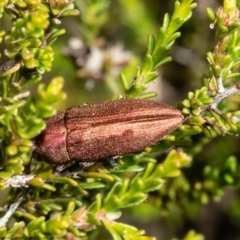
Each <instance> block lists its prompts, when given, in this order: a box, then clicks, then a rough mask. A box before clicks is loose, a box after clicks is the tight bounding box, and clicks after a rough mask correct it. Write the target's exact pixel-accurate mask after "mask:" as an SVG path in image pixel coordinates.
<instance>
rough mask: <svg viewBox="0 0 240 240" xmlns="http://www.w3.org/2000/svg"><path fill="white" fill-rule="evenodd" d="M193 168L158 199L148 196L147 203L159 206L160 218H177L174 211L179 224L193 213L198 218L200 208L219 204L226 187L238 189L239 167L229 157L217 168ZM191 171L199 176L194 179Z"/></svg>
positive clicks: (173, 182)
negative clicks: (217, 202)
mask: <svg viewBox="0 0 240 240" xmlns="http://www.w3.org/2000/svg"><path fill="white" fill-rule="evenodd" d="M192 165H193V166H192V167H191V169H185V170H183V171H182V173H183V174H182V175H181V176H179V177H178V178H173V179H172V180H171V181H168V182H166V183H165V184H164V185H163V186H162V188H161V189H160V190H159V191H158V194H157V195H156V194H154V195H150V197H149V201H150V202H154V203H155V204H156V205H158V206H159V209H160V212H161V214H162V215H163V216H168V217H169V218H176V215H175V212H174V211H176V210H177V209H178V210H177V211H178V212H179V216H178V217H177V218H178V219H177V221H181V218H182V217H183V216H184V215H187V217H191V216H193V214H194V212H195V214H197V213H196V211H199V209H200V206H201V205H202V204H208V203H209V202H211V201H219V200H220V199H221V197H222V196H223V194H224V188H225V187H234V188H238V187H239V172H240V166H239V164H238V163H237V158H236V157H234V156H230V157H228V158H227V159H226V162H225V163H224V164H223V165H220V166H213V165H210V164H206V165H204V166H199V165H198V164H196V163H194V162H193V163H192ZM194 168H197V169H198V175H197V176H194V177H193V176H192V173H191V171H194ZM193 208H194V210H193ZM175 220H176V219H175Z"/></svg>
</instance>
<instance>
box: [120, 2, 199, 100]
mask: <svg viewBox="0 0 240 240" xmlns="http://www.w3.org/2000/svg"><path fill="white" fill-rule="evenodd" d="M195 7H196V3H192V0H183V1H181V2H179V1H176V2H175V8H174V13H173V15H172V17H170V15H169V14H165V16H164V20H163V26H162V27H161V28H160V29H159V33H158V35H157V37H156V39H155V37H154V36H152V35H151V36H149V39H148V50H147V53H146V55H145V58H144V61H143V64H142V67H141V68H138V69H137V73H136V76H135V78H134V80H133V81H132V80H128V79H126V77H125V75H124V74H123V73H122V74H121V76H120V80H121V83H122V86H123V89H124V91H125V94H126V96H127V97H129V98H135V97H139V98H151V97H155V96H156V93H155V92H148V93H143V92H144V91H145V90H146V89H147V88H148V83H149V82H151V81H153V80H154V79H156V77H157V76H158V73H157V71H156V69H157V67H159V66H160V65H162V64H164V63H167V62H169V61H171V57H169V56H167V54H168V52H169V50H170V48H171V46H172V45H173V43H174V42H175V40H176V39H177V38H178V37H180V35H181V34H180V32H176V31H177V30H178V29H179V28H180V27H181V26H182V25H183V24H184V23H185V22H186V21H187V20H188V19H189V18H190V17H191V15H192V9H193V8H195Z"/></svg>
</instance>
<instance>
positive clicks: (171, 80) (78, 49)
mask: <svg viewBox="0 0 240 240" xmlns="http://www.w3.org/2000/svg"><path fill="white" fill-rule="evenodd" d="M97 2H98V4H97ZM100 2H101V3H100ZM174 2H175V1H173V0H169V1H165V0H142V1H138V0H115V1H110V0H102V1H82V0H75V2H74V3H75V5H76V7H77V8H78V9H79V10H80V15H79V16H74V17H70V18H66V19H63V21H62V26H63V28H65V30H66V33H65V35H63V36H61V37H59V38H58V39H57V41H56V42H55V43H54V44H53V45H52V46H53V51H54V61H53V66H52V69H51V71H50V72H47V73H46V74H44V75H43V82H45V83H48V82H49V80H50V79H52V78H53V77H56V76H62V77H63V78H64V79H65V82H64V92H66V94H67V98H66V99H65V100H64V101H61V102H58V103H56V104H55V105H54V106H55V107H56V108H57V109H64V108H67V107H70V106H73V105H81V104H83V103H86V102H89V103H96V102H100V101H103V100H109V99H115V98H116V97H118V96H119V95H123V96H124V92H123V90H122V88H121V85H120V82H119V74H120V73H121V72H122V71H123V70H124V69H125V68H126V67H128V71H129V72H127V73H126V74H129V76H130V75H131V71H135V69H136V67H137V66H138V65H140V64H141V61H142V59H143V57H144V54H145V52H146V48H147V47H146V46H147V42H148V38H147V36H148V35H149V34H154V35H157V32H158V29H159V27H160V26H161V24H162V22H163V17H164V14H165V13H166V12H169V13H172V11H173V8H174ZM196 2H197V4H198V6H197V7H196V8H195V9H194V10H193V11H194V13H193V15H192V17H191V18H190V20H188V21H187V22H186V23H185V24H184V25H183V26H182V27H181V28H180V32H181V37H180V38H178V39H177V40H176V42H175V44H174V46H173V47H172V49H171V51H170V56H172V61H171V62H169V63H167V64H164V65H162V66H161V67H160V68H159V70H158V71H159V77H158V78H157V79H156V80H155V81H154V82H153V83H151V84H150V87H149V88H150V89H153V91H156V92H158V96H157V97H156V99H157V100H159V101H161V102H165V103H168V104H170V105H173V106H176V105H177V104H178V102H180V101H181V100H183V99H185V98H187V94H188V92H189V91H195V89H197V88H200V87H201V86H202V79H203V77H204V76H207V75H209V66H208V62H207V60H206V53H207V52H209V51H210V50H212V49H213V47H214V45H215V31H214V30H213V29H211V28H210V23H211V22H210V21H209V18H208V17H207V14H206V11H205V10H206V8H207V7H211V8H212V9H214V10H217V9H218V8H219V6H220V5H221V4H222V1H217V0H199V1H196ZM97 7H98V8H97ZM10 27H11V18H10V17H9V16H8V15H7V14H4V16H3V20H2V28H3V29H5V30H6V29H10ZM4 47H5V46H4V45H2V46H1V49H0V51H1V52H3V51H4ZM1 60H2V62H4V61H5V59H4V56H3V58H2V59H1ZM129 66H130V67H129ZM35 87H36V86H33V87H32V88H31V92H32V93H33V94H34V93H36V88H35ZM192 139H193V142H198V143H199V142H201V141H202V145H200V144H199V145H198V146H196V148H198V149H197V150H196V149H195V150H196V152H197V154H195V156H194V159H193V161H192V164H191V166H188V167H186V168H182V172H183V176H184V178H183V177H179V178H178V180H176V179H175V178H173V179H171V180H167V181H168V182H167V183H166V184H165V185H164V187H163V188H162V190H161V191H162V192H161V194H162V195H161V194H160V196H162V199H160V200H159V195H158V194H156V198H155V193H154V192H153V193H150V196H149V202H150V203H151V204H148V203H146V202H145V203H143V204H141V205H138V206H134V207H131V208H127V209H124V210H123V215H122V217H121V218H120V220H119V221H120V222H124V223H127V224H130V225H133V226H136V227H137V228H139V229H144V230H145V231H146V234H147V235H150V236H155V237H156V238H157V239H173V238H174V237H178V238H179V239H182V238H183V237H184V236H185V235H186V234H187V232H188V231H189V230H190V229H194V230H195V231H196V232H199V233H201V234H202V235H204V236H205V239H207V240H234V239H236V240H237V239H240V228H239V225H240V210H239V204H240V195H239V194H240V192H239V183H238V180H239V176H240V175H239V173H240V172H239V170H236V172H235V173H234V177H233V178H234V180H233V183H231V184H226V182H224V181H223V180H222V178H223V175H224V171H225V170H224V169H223V167H222V166H223V165H224V164H225V163H226V159H229V158H234V159H237V160H236V162H237V164H238V162H239V160H238V159H239V157H240V148H239V138H238V137H236V136H234V135H226V136H224V137H223V136H217V137H215V138H213V139H211V141H210V140H206V138H203V136H202V135H196V136H193V137H192ZM163 155H164V154H160V155H159V154H158V155H156V158H157V159H158V161H160V162H161V161H162V159H163ZM164 156H165V155H164ZM207 168H208V169H211V170H209V171H212V175H211V177H209V176H207V174H206V171H207V170H206V169H207ZM214 171H215V173H216V172H218V176H217V177H214ZM216 174H217V173H216ZM185 178H186V179H188V180H189V181H190V184H189V183H188V182H186V181H185V180H186V179H185ZM204 181H205V182H207V181H209V182H210V181H213V182H214V181H218V184H215V185H214V186H213V187H210V188H209V189H207V188H205V189H204V187H203V185H204V184H203V182H204ZM198 183H199V185H198ZM184 184H186V185H184ZM191 184H192V186H194V188H195V190H196V188H197V187H198V186H200V187H199V191H198V193H196V191H195V190H191V189H192V186H191ZM201 184H203V185H201ZM186 186H187V187H186ZM185 187H186V188H187V190H184V188H185ZM174 188H175V190H176V189H177V190H176V191H175V190H174V191H172V192H171V189H174ZM191 191H192V192H191ZM166 192H167V193H166ZM171 194H172V195H171ZM156 199H158V200H156ZM107 237H108V238H109V239H111V237H110V236H109V235H108V233H106V232H105V231H101V233H100V234H99V235H98V239H107ZM186 239H187V238H186ZM189 239H190V238H189ZM196 239H197V238H196ZM199 239H203V238H201V236H200V235H199Z"/></svg>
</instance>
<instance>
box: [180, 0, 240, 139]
mask: <svg viewBox="0 0 240 240" xmlns="http://www.w3.org/2000/svg"><path fill="white" fill-rule="evenodd" d="M238 12H239V10H238V9H237V6H236V3H234V1H224V7H220V8H219V9H218V11H217V13H216V14H215V13H214V12H213V10H212V9H210V8H208V9H207V14H208V16H209V18H210V19H211V21H213V23H212V24H211V25H210V27H211V28H213V27H215V28H216V46H215V48H214V50H213V51H212V52H208V53H207V59H208V62H209V67H210V72H211V73H210V74H211V76H210V77H209V78H205V79H204V81H203V82H204V85H205V86H204V87H202V88H201V89H197V90H196V91H195V93H192V92H190V93H189V94H188V99H185V100H183V101H182V103H181V109H182V112H183V114H186V115H191V116H193V117H192V118H190V119H189V120H188V123H190V124H196V125H198V126H199V127H200V128H201V129H202V131H203V132H204V133H205V134H206V136H208V137H209V138H212V137H214V136H216V135H220V134H225V133H226V132H228V133H235V134H238V133H239V124H238V122H239V121H238V117H239V112H238V111H234V112H229V109H230V107H229V105H230V102H229V101H227V100H225V98H227V97H228V96H231V95H234V94H236V93H237V92H238V91H239V87H238V83H237V84H236V85H234V84H235V81H236V79H237V78H238V77H239V76H240V74H239V71H238V68H239V64H240V51H239V49H240V48H239V46H240V41H239V34H240V32H239V26H240V19H239V15H238ZM220 102H224V104H222V105H220V107H222V108H223V107H224V110H225V111H227V112H226V113H221V112H220V111H219V110H218V109H217V105H218V104H219V103H220Z"/></svg>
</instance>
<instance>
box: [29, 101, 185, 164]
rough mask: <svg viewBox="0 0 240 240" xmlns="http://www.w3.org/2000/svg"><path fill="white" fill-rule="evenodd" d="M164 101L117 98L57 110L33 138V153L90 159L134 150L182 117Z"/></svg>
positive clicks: (58, 159) (51, 158)
mask: <svg viewBox="0 0 240 240" xmlns="http://www.w3.org/2000/svg"><path fill="white" fill-rule="evenodd" d="M183 119H184V117H183V115H182V113H181V112H180V111H179V110H177V109H176V108H173V107H171V106H169V105H167V104H164V103H160V102H157V101H154V100H146V99H118V100H112V101H105V102H101V103H97V104H84V105H81V106H74V107H71V108H68V109H66V110H61V111H58V112H57V113H56V115H54V116H52V117H50V118H49V119H47V120H46V129H45V130H44V131H43V132H41V133H40V134H39V135H38V136H37V137H35V138H34V139H33V141H34V150H33V157H34V158H35V159H37V160H43V161H46V162H48V163H55V164H64V163H66V162H68V161H70V160H75V161H78V162H94V161H98V160H102V159H107V158H111V157H114V156H121V155H124V154H129V153H135V152H139V151H141V150H143V149H144V148H146V147H148V146H150V145H153V144H155V143H157V142H158V141H159V140H161V139H162V138H163V137H165V136H166V135H167V134H169V133H170V132H172V131H173V130H175V129H176V128H177V127H178V126H179V125H180V124H181V123H182V121H183Z"/></svg>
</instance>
